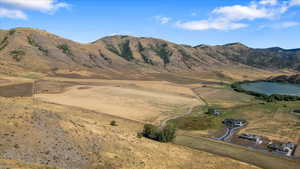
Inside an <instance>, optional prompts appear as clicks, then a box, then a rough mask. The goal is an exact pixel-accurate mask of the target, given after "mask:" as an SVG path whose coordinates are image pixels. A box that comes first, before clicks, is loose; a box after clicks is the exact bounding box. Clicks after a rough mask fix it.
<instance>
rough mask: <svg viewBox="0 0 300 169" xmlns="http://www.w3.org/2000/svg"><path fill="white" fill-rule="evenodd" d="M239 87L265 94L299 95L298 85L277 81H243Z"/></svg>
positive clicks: (299, 86)
mask: <svg viewBox="0 0 300 169" xmlns="http://www.w3.org/2000/svg"><path fill="white" fill-rule="evenodd" d="M241 87H242V88H243V89H244V90H248V91H253V92H257V93H263V94H266V95H272V94H281V95H291V96H300V85H297V84H289V83H277V82H253V83H243V84H241Z"/></svg>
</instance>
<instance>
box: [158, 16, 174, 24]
mask: <svg viewBox="0 0 300 169" xmlns="http://www.w3.org/2000/svg"><path fill="white" fill-rule="evenodd" d="M155 19H156V20H157V21H158V22H159V23H160V24H167V23H169V22H171V20H172V18H169V17H165V16H156V17H155Z"/></svg>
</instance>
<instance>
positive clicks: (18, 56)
mask: <svg viewBox="0 0 300 169" xmlns="http://www.w3.org/2000/svg"><path fill="white" fill-rule="evenodd" d="M25 54H26V53H25V52H24V51H23V50H21V49H17V50H13V51H11V52H10V55H11V56H12V57H13V59H14V60H15V61H17V62H20V61H21V60H22V57H23V56H24V55H25Z"/></svg>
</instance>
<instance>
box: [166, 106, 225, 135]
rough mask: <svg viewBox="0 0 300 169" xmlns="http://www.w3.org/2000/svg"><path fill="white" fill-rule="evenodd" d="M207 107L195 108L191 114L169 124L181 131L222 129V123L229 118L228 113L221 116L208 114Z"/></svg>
mask: <svg viewBox="0 0 300 169" xmlns="http://www.w3.org/2000/svg"><path fill="white" fill-rule="evenodd" d="M207 109H208V108H207V107H205V106H197V107H195V108H194V109H193V112H192V114H190V115H187V116H183V117H180V118H177V119H174V120H171V121H170V123H171V124H174V125H176V127H177V128H179V129H182V130H208V129H221V128H223V124H222V121H223V120H224V119H225V118H226V117H228V116H229V114H228V113H223V114H221V115H218V116H217V115H212V114H208V112H207Z"/></svg>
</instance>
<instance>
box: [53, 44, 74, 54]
mask: <svg viewBox="0 0 300 169" xmlns="http://www.w3.org/2000/svg"><path fill="white" fill-rule="evenodd" d="M57 48H58V49H60V50H62V51H63V53H64V54H66V55H68V56H72V55H73V54H72V51H71V49H70V47H69V45H68V44H62V45H58V46H57Z"/></svg>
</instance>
